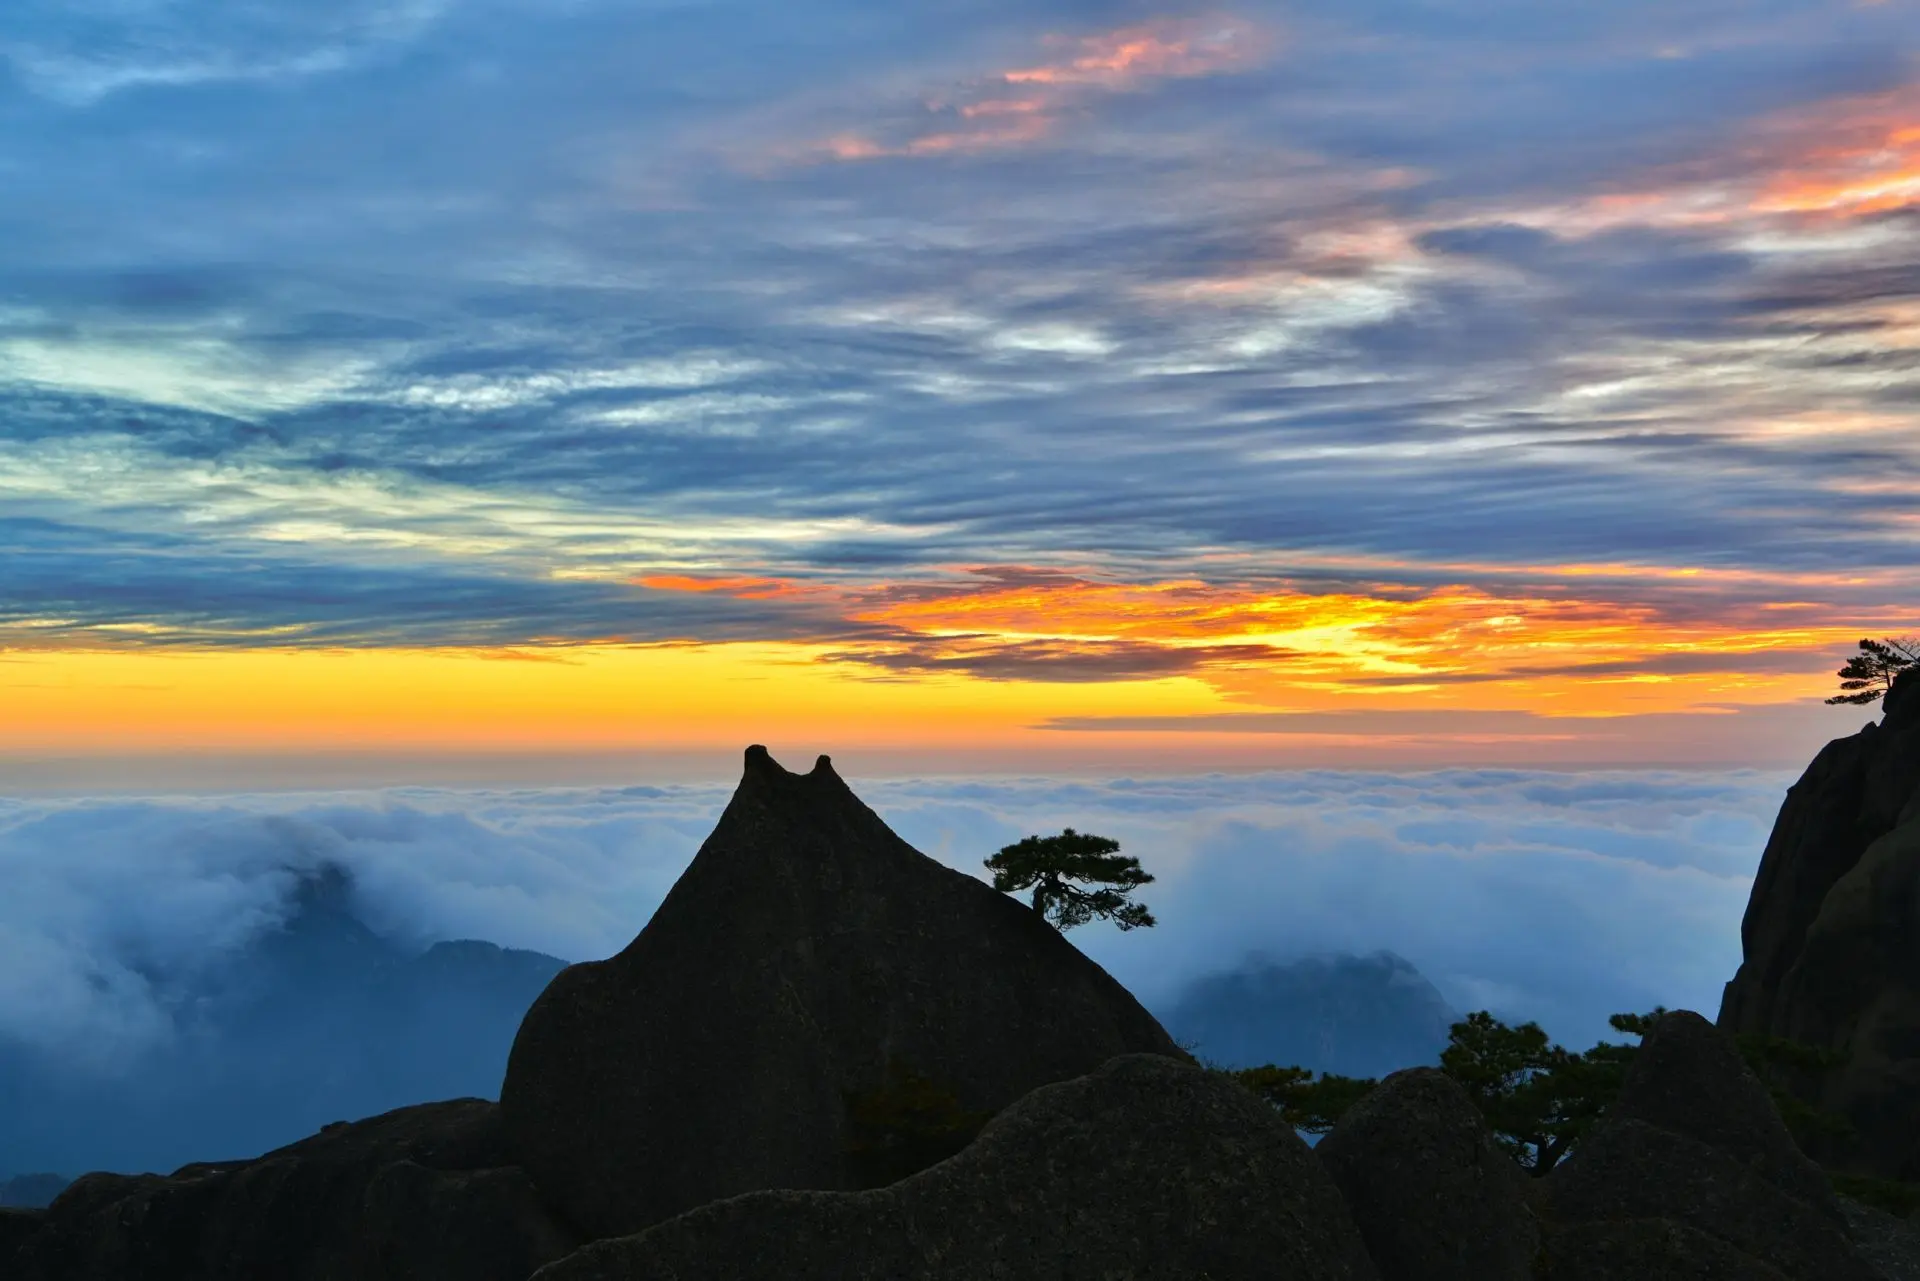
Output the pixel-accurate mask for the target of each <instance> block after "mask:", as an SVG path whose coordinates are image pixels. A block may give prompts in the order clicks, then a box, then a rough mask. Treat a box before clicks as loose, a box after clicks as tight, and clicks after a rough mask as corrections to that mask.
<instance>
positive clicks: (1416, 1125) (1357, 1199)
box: [1315, 1068, 1540, 1281]
mask: <svg viewBox="0 0 1920 1281" xmlns="http://www.w3.org/2000/svg"><path fill="white" fill-rule="evenodd" d="M1315 1152H1316V1154H1317V1155H1318V1156H1319V1158H1320V1160H1321V1161H1322V1162H1323V1163H1324V1164H1325V1165H1326V1167H1327V1170H1328V1172H1329V1173H1330V1174H1332V1176H1333V1181H1334V1183H1335V1184H1336V1185H1338V1186H1339V1188H1340V1191H1341V1194H1342V1195H1343V1196H1344V1197H1345V1198H1346V1202H1347V1207H1348V1208H1349V1209H1350V1210H1351V1211H1352V1213H1353V1218H1354V1222H1355V1223H1356V1224H1357V1225H1359V1228H1360V1234H1361V1236H1362V1237H1363V1238H1365V1240H1366V1243H1367V1251H1368V1253H1369V1254H1371V1255H1372V1256H1373V1261H1374V1264H1375V1265H1376V1266H1377V1267H1378V1268H1379V1269H1380V1277H1381V1281H1530V1279H1531V1278H1532V1276H1533V1261H1534V1256H1535V1255H1536V1254H1537V1253H1538V1252H1539V1248H1540V1225H1539V1224H1538V1223H1537V1222H1536V1221H1535V1219H1534V1214H1533V1210H1532V1208H1531V1207H1530V1206H1529V1205H1528V1204H1527V1196H1526V1176H1525V1175H1524V1174H1522V1173H1521V1172H1520V1168H1519V1167H1518V1166H1517V1165H1515V1164H1514V1162H1513V1159H1512V1158H1511V1157H1509V1156H1508V1155H1507V1154H1506V1153H1505V1152H1502V1151H1501V1150H1500V1149H1499V1148H1498V1147H1497V1146H1496V1145H1495V1144H1494V1141H1493V1132H1492V1131H1491V1130H1489V1129H1488V1128H1487V1123H1486V1120H1485V1119H1484V1118H1483V1117H1482V1116H1481V1115H1480V1112H1479V1109H1477V1108H1475V1107H1474V1106H1473V1101H1472V1100H1471V1099H1469V1098H1468V1097H1467V1094H1466V1091H1464V1090H1462V1089H1461V1088H1460V1086H1459V1085H1458V1084H1456V1083H1455V1082H1454V1080H1453V1078H1452V1077H1449V1076H1447V1075H1446V1074H1445V1073H1442V1072H1440V1071H1439V1070H1437V1069H1435V1068H1410V1069H1408V1070H1406V1071H1404V1072H1395V1073H1394V1074H1393V1075H1392V1076H1389V1077H1388V1078H1387V1079H1386V1080H1384V1081H1382V1082H1381V1083H1380V1085H1379V1087H1378V1088H1376V1089H1375V1090H1373V1091H1372V1092H1371V1093H1370V1094H1368V1095H1367V1096H1366V1097H1365V1098H1364V1099H1362V1100H1361V1101H1360V1102H1359V1103H1357V1104H1355V1105H1354V1107H1353V1109H1352V1110H1351V1111H1349V1112H1348V1113H1347V1115H1345V1116H1344V1117H1342V1118H1341V1119H1340V1124H1339V1125H1337V1126H1335V1127H1334V1129H1333V1130H1332V1132H1331V1133H1329V1134H1328V1135H1327V1136H1326V1138H1324V1139H1322V1140H1321V1141H1320V1145H1319V1147H1318V1148H1316V1149H1315Z"/></svg>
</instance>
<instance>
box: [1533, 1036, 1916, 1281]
mask: <svg viewBox="0 0 1920 1281" xmlns="http://www.w3.org/2000/svg"><path fill="white" fill-rule="evenodd" d="M1542 1200H1543V1207H1542V1208H1543V1209H1544V1211H1545V1213H1546V1215H1547V1217H1548V1218H1549V1219H1551V1220H1552V1221H1553V1222H1554V1223H1555V1224H1556V1225H1557V1226H1558V1227H1559V1228H1561V1229H1562V1230H1564V1229H1567V1228H1570V1227H1573V1226H1575V1225H1580V1224H1619V1223H1621V1222H1624V1221H1628V1220H1667V1221H1669V1222H1670V1223H1672V1224H1678V1225H1681V1226H1684V1227H1687V1228H1691V1229H1693V1230H1695V1231H1697V1232H1701V1233H1705V1234H1706V1235H1708V1236H1711V1237H1715V1238H1717V1239H1718V1240H1719V1241H1720V1242H1721V1243H1722V1244H1724V1245H1726V1246H1728V1247H1730V1248H1731V1249H1733V1250H1735V1251H1738V1252H1739V1253H1741V1254H1744V1255H1746V1256H1748V1257H1749V1258H1750V1259H1752V1260H1754V1261H1757V1262H1762V1263H1765V1264H1766V1265H1767V1266H1768V1267H1771V1268H1773V1269H1775V1270H1776V1271H1778V1272H1780V1273H1782V1274H1783V1275H1785V1276H1786V1277H1788V1278H1790V1281H1874V1279H1875V1278H1876V1277H1877V1275H1878V1274H1877V1273H1876V1272H1875V1270H1874V1269H1873V1268H1872V1267H1871V1266H1869V1265H1868V1264H1867V1263H1866V1262H1865V1261H1864V1260H1863V1259H1862V1258H1861V1257H1860V1255H1859V1254H1858V1253H1857V1252H1856V1251H1855V1249H1854V1247H1853V1245H1852V1243H1851V1242H1850V1240H1849V1239H1848V1234H1847V1226H1846V1218H1845V1216H1844V1214H1842V1212H1841V1210H1840V1205H1839V1202H1838V1200H1837V1199H1836V1198H1835V1197H1834V1195H1833V1192H1832V1189H1831V1188H1830V1187H1829V1185H1828V1184H1827V1181H1826V1179H1825V1178H1824V1176H1822V1174H1821V1173H1820V1171H1819V1170H1818V1169H1817V1168H1815V1167H1814V1166H1813V1165H1812V1164H1811V1163H1810V1162H1808V1161H1807V1159H1806V1158H1805V1157H1804V1156H1802V1155H1801V1154H1800V1153H1799V1151H1798V1150H1797V1149H1796V1148H1795V1147H1794V1145H1793V1141H1792V1139H1791V1138H1790V1137H1789V1136H1788V1134H1787V1131H1786V1127H1785V1126H1784V1125H1783V1124H1782V1122H1781V1120H1780V1117H1779V1115H1778V1114H1777V1113H1776V1112H1775V1111H1774V1109H1773V1106H1772V1102H1771V1100H1770V1099H1769V1098H1768V1096H1767V1093H1766V1090H1765V1087H1763V1086H1762V1085H1761V1084H1760V1082H1759V1081H1758V1080H1757V1079H1755V1077H1754V1076H1753V1073H1752V1072H1751V1071H1750V1070H1749V1069H1748V1068H1747V1066H1746V1064H1745V1063H1744V1062H1743V1061H1742V1060H1741V1058H1740V1056H1739V1054H1738V1052H1737V1051H1736V1050H1735V1049H1734V1047H1733V1045H1732V1043H1731V1041H1730V1038H1728V1037H1727V1036H1726V1034H1725V1033H1723V1032H1721V1031H1719V1030H1718V1029H1716V1028H1714V1027H1712V1026H1711V1025H1710V1024H1708V1023H1707V1021H1706V1020H1705V1019H1702V1018H1701V1017H1700V1016H1699V1015H1697V1014H1694V1013H1692V1012H1690V1011H1684V1010H1683V1011H1677V1012H1675V1013H1672V1014H1668V1015H1666V1016H1665V1017H1663V1018H1661V1019H1660V1020H1659V1021H1658V1022H1656V1023H1655V1024H1654V1025H1653V1027H1652V1028H1650V1029H1649V1030H1648V1032H1647V1034H1646V1036H1645V1038H1644V1040H1643V1042H1642V1044H1641V1048H1640V1052H1639V1054H1638V1055H1636V1056H1635V1058H1634V1062H1633V1064H1632V1066H1631V1067H1630V1068H1628V1070H1627V1075H1626V1079H1625V1080H1624V1081H1623V1082H1622V1085H1621V1090H1620V1095H1619V1097H1618V1099H1617V1100H1616V1101H1615V1103H1614V1104H1613V1106H1612V1107H1611V1108H1610V1109H1609V1111H1608V1113H1607V1115H1606V1117H1604V1118H1603V1119H1602V1120H1601V1121H1600V1123H1599V1124H1598V1125H1597V1126H1595V1127H1594V1130H1593V1132H1592V1133H1591V1134H1589V1135H1588V1136H1587V1137H1586V1138H1585V1139H1584V1140H1583V1141H1582V1142H1581V1143H1580V1145H1579V1146H1578V1147H1577V1148H1575V1149H1574V1152H1573V1155H1572V1156H1571V1157H1569V1158H1568V1159H1567V1161H1566V1162H1565V1163H1564V1164H1562V1165H1561V1166H1560V1168H1558V1169H1557V1170H1555V1171H1554V1172H1553V1173H1552V1174H1551V1175H1549V1176H1548V1177H1547V1179H1546V1185H1545V1196H1544V1197H1543V1199H1542ZM1648 1231H1652V1230H1651V1229H1649V1230H1648ZM1661 1231H1662V1232H1665V1233H1666V1235H1665V1236H1664V1237H1663V1238H1662V1239H1663V1240H1665V1241H1666V1243H1667V1244H1666V1245H1662V1246H1660V1247H1659V1248H1661V1249H1669V1248H1671V1249H1673V1250H1677V1251H1680V1252H1681V1253H1682V1254H1686V1255H1698V1254H1699V1253H1700V1252H1699V1251H1698V1250H1697V1249H1694V1248H1693V1247H1692V1246H1687V1245H1686V1244H1685V1242H1684V1241H1681V1239H1680V1238H1678V1237H1675V1236H1674V1235H1673V1233H1672V1232H1671V1231H1668V1230H1666V1229H1662V1230H1661ZM1601 1235H1602V1236H1606V1234H1604V1233H1603V1234H1601ZM1656 1235H1658V1234H1656ZM1573 1239H1574V1240H1576V1241H1582V1240H1584V1241H1586V1242H1588V1245H1589V1246H1590V1247H1591V1249H1590V1250H1589V1254H1591V1252H1592V1250H1600V1249H1601V1247H1600V1246H1599V1245H1596V1244H1594V1242H1595V1241H1597V1240H1599V1238H1597V1237H1594V1236H1592V1235H1591V1234H1588V1235H1587V1236H1585V1237H1580V1236H1576V1237H1575V1238H1573ZM1607 1239H1608V1240H1610V1241H1612V1244H1611V1245H1609V1246H1607V1247H1606V1249H1607V1250H1611V1251H1613V1253H1612V1254H1607V1253H1606V1251H1602V1255H1604V1257H1608V1258H1613V1257H1631V1250H1627V1247H1628V1245H1631V1242H1632V1241H1640V1242H1641V1243H1642V1245H1645V1242H1646V1241H1647V1240H1651V1239H1652V1238H1650V1237H1646V1236H1644V1235H1643V1236H1640V1237H1632V1238H1619V1239H1614V1238H1613V1237H1608V1238H1607ZM1688 1239H1690V1238H1688ZM1676 1242H1679V1244H1675V1243H1676ZM1623 1243H1624V1244H1623ZM1632 1248H1633V1249H1638V1248H1640V1246H1633V1247H1632ZM1646 1248H1648V1249H1652V1248H1654V1247H1653V1246H1646ZM1621 1250H1627V1255H1625V1256H1620V1254H1619V1252H1620V1251H1621ZM1582 1257H1586V1256H1582ZM1594 1257H1596V1258H1598V1257H1601V1255H1595V1256H1594ZM1592 1266H1594V1267H1598V1266H1600V1265H1599V1264H1597V1263H1596V1264H1593V1265H1592ZM1609 1266H1611V1265H1609ZM1622 1266H1624V1265H1622ZM1689 1266H1693V1265H1689ZM1698 1266H1699V1267H1702V1268H1704V1267H1705V1266H1706V1265H1705V1264H1704V1263H1700V1264H1699V1265H1698ZM1601 1275H1605V1274H1604V1273H1602V1274H1601ZM1678 1275H1686V1274H1685V1273H1680V1274H1678ZM1702 1275H1713V1273H1712V1272H1711V1271H1708V1272H1704V1273H1702Z"/></svg>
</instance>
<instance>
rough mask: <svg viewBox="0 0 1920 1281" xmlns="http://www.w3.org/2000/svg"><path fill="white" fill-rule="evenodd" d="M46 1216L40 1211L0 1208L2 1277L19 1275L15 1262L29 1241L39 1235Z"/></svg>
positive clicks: (0, 1273)
mask: <svg viewBox="0 0 1920 1281" xmlns="http://www.w3.org/2000/svg"><path fill="white" fill-rule="evenodd" d="M45 1221H46V1215H44V1214H42V1213H41V1212H40V1211H38V1210H16V1209H12V1208H10V1207H6V1206H0V1277H11V1276H16V1275H18V1270H17V1265H16V1264H15V1263H14V1260H15V1259H16V1258H18V1257H19V1254H20V1251H21V1249H22V1248H24V1247H25V1246H26V1244H27V1242H28V1241H29V1240H31V1239H32V1238H33V1237H35V1236H37V1235H39V1232H40V1225H41V1224H42V1223H44V1222H45Z"/></svg>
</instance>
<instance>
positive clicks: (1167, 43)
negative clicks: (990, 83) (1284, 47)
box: [1000, 16, 1264, 85]
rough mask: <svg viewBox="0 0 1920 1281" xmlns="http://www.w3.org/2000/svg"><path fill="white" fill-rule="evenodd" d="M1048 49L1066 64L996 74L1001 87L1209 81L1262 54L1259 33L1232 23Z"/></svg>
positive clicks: (1185, 24) (1164, 28)
mask: <svg viewBox="0 0 1920 1281" xmlns="http://www.w3.org/2000/svg"><path fill="white" fill-rule="evenodd" d="M1048 43H1050V44H1055V45H1067V46H1069V47H1070V48H1071V49H1072V50H1073V52H1072V53H1071V54H1070V55H1069V56H1068V57H1066V58H1061V59H1057V60H1055V61H1053V62H1048V63H1042V64H1040V65H1038V66H1033V67H1023V68H1020V69H1018V70H1015V71H1008V72H1004V73H1002V75H1001V76H1000V79H1001V80H1003V81H1004V82H1005V83H1007V84H1036V85H1073V84H1099V85H1114V84H1117V83H1124V82H1128V81H1132V80H1140V79H1171V78H1181V77H1190V76H1209V75H1215V74H1218V73H1219V72H1223V71H1237V70H1241V69H1244V68H1245V67H1247V66H1249V65H1251V64H1252V63H1254V62H1256V61H1257V60H1258V59H1259V57H1260V56H1261V55H1262V53H1263V52H1264V50H1263V48H1262V45H1263V42H1262V41H1261V40H1260V38H1259V32H1258V31H1257V30H1256V29H1255V28H1254V27H1253V26H1252V24H1250V23H1248V22H1246V21H1244V20H1242V19H1240V18H1235V17H1230V16H1218V17H1212V18H1197V19H1184V20H1168V21H1160V22H1152V23H1146V24H1144V25H1141V26H1135V27H1123V28H1121V29H1120V30H1118V31H1110V32H1106V33H1104V34H1101V35H1093V36H1082V37H1080V38H1079V39H1068V38H1066V37H1061V36H1055V37H1052V38H1050V39H1049V41H1048Z"/></svg>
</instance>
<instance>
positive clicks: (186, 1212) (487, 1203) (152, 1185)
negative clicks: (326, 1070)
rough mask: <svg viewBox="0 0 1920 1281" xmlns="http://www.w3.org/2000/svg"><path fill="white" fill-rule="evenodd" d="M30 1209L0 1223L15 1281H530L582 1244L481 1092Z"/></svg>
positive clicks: (112, 1183)
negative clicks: (512, 1150) (537, 1187)
mask: <svg viewBox="0 0 1920 1281" xmlns="http://www.w3.org/2000/svg"><path fill="white" fill-rule="evenodd" d="M28 1217H29V1216H26V1215H19V1216H18V1218H20V1219H26V1218H28ZM30 1217H31V1218H33V1219H35V1220H37V1224H36V1225H35V1226H34V1227H33V1229H32V1230H31V1231H24V1230H16V1227H15V1226H14V1225H13V1224H12V1223H11V1222H0V1250H3V1249H4V1248H5V1239H6V1237H8V1236H13V1237H14V1238H15V1240H14V1243H13V1244H14V1248H13V1259H12V1266H11V1267H10V1268H9V1267H7V1266H5V1265H6V1263H7V1262H8V1261H7V1259H6V1257H5V1255H4V1254H0V1275H4V1276H5V1277H7V1278H8V1281H260V1279H261V1278H268V1277H271V1278H274V1281H337V1279H341V1278H349V1277H350V1278H354V1281H524V1279H525V1278H526V1277H527V1276H528V1274H529V1273H531V1272H532V1271H533V1270H534V1269H535V1268H538V1267H539V1266H540V1265H541V1264H543V1263H546V1262H548V1261H549V1260H552V1259H555V1258H558V1257H559V1256H561V1255H563V1254H565V1253H566V1252H567V1251H568V1250H570V1249H571V1248H573V1246H574V1245H575V1244H576V1243H577V1238H576V1237H575V1236H574V1235H573V1234H572V1233H571V1232H570V1231H568V1230H567V1229H566V1228H564V1227H563V1226H562V1225H561V1224H560V1223H559V1221H558V1220H556V1219H555V1218H554V1217H553V1216H551V1215H550V1214H549V1213H548V1212H547V1211H546V1209H545V1208H544V1206H543V1205H542V1204H541V1202H540V1200H539V1198H538V1197H537V1196H536V1195H535V1194H534V1191H533V1185H532V1183H531V1181H530V1180H529V1179H528V1178H527V1176H526V1174H525V1173H524V1172H522V1171H520V1170H518V1169H515V1168H513V1167H512V1166H511V1165H509V1164H508V1162H507V1159H506V1156H505V1151H504V1147H503V1144H502V1142H501V1135H500V1127H499V1120H498V1116H497V1113H496V1109H495V1107H494V1105H493V1104H491V1103H488V1102H486V1101H484V1100H481V1099H457V1100H454V1101H452V1102H448V1103H428V1104H422V1105H421V1106H419V1107H412V1108H403V1109H401V1110H400V1111H397V1112H390V1113H387V1114H386V1115H384V1116H378V1117H374V1118H372V1119H370V1120H366V1121H360V1122H355V1123H352V1124H340V1125H333V1126H328V1127H327V1128H326V1129H325V1130H324V1131H322V1132H321V1133H320V1134H317V1135H315V1136H313V1137H312V1138H309V1139H305V1140H302V1141H301V1142H299V1143H296V1144H293V1145H292V1146H290V1147H286V1148H281V1149H280V1150H278V1151H275V1152H269V1153H268V1154H267V1155H265V1156H263V1157H260V1158H259V1159H257V1160H253V1161H238V1162H223V1163H217V1164H203V1165H190V1166H186V1167H184V1168H182V1169H180V1170H178V1171H176V1172H175V1173H174V1174H172V1175H170V1176H161V1175H153V1174H147V1175H118V1174H89V1175H86V1176H85V1177H83V1178H81V1179H79V1180H76V1181H75V1182H74V1183H73V1184H72V1186H70V1187H68V1188H67V1189H66V1191H64V1192H62V1193H61V1194H60V1195H59V1196H58V1197H57V1198H55V1200H54V1202H53V1204H52V1205H51V1206H50V1207H49V1208H48V1209H47V1210H46V1211H45V1212H44V1213H42V1214H36V1215H33V1216H30ZM7 1218H8V1220H9V1221H11V1220H13V1219H14V1218H15V1215H13V1214H9V1215H8V1216H7Z"/></svg>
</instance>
